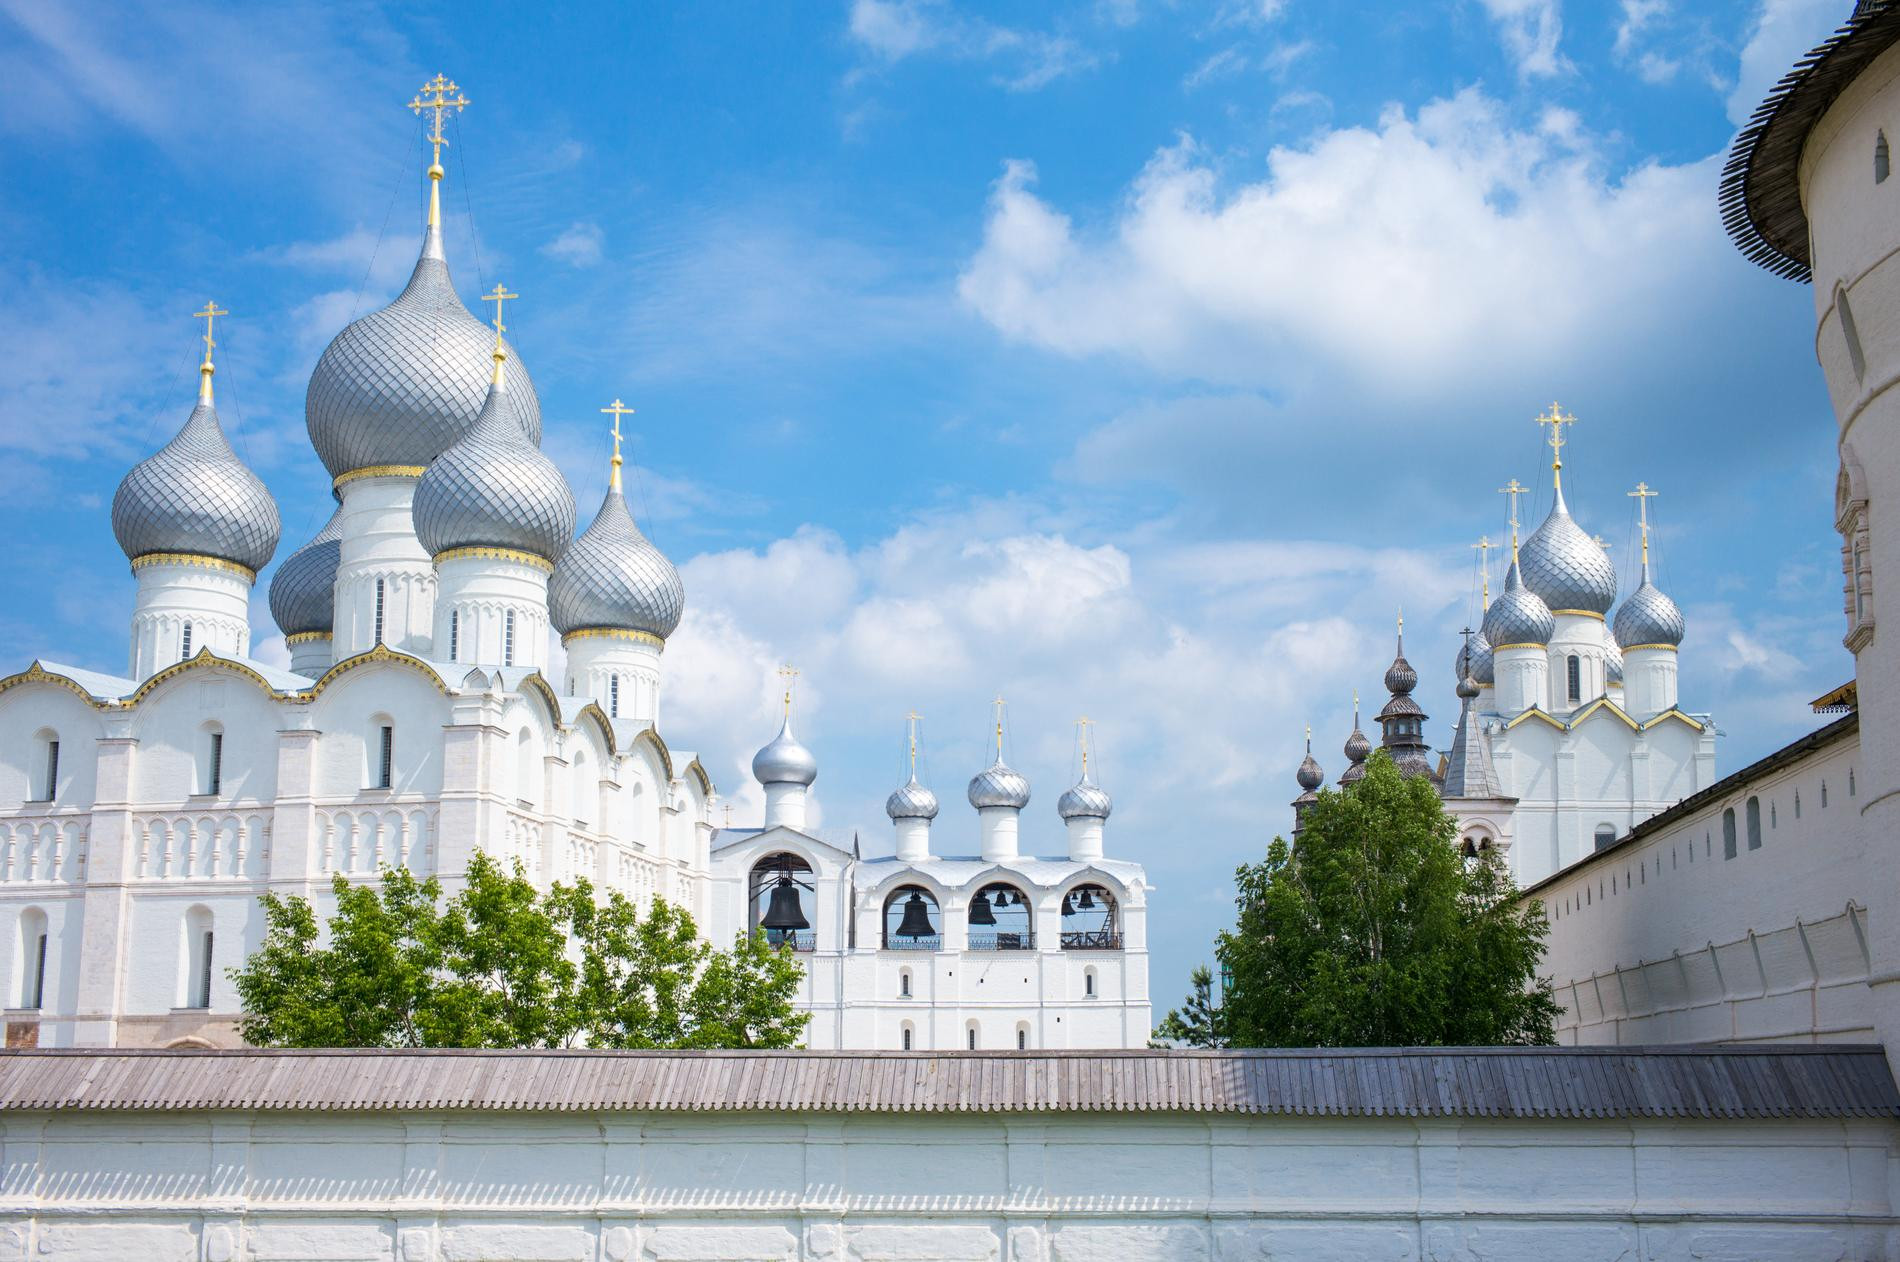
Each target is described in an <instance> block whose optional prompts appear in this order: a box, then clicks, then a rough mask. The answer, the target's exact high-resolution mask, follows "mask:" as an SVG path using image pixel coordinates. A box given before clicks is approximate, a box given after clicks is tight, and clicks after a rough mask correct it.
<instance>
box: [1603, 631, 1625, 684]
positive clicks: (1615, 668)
mask: <svg viewBox="0 0 1900 1262" xmlns="http://www.w3.org/2000/svg"><path fill="white" fill-rule="evenodd" d="M1609 649H1610V651H1609V653H1608V655H1607V656H1606V657H1605V658H1604V667H1603V681H1604V683H1606V684H1613V685H1615V686H1617V687H1619V688H1620V687H1622V685H1623V650H1622V649H1620V648H1618V647H1616V641H1615V640H1611V641H1610V644H1609Z"/></svg>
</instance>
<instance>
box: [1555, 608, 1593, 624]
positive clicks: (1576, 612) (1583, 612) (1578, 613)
mask: <svg viewBox="0 0 1900 1262" xmlns="http://www.w3.org/2000/svg"><path fill="white" fill-rule="evenodd" d="M1565 614H1569V615H1570V616H1571V617H1573V618H1595V619H1596V620H1597V621H1598V622H1601V621H1603V615H1602V614H1600V613H1598V612H1597V611H1596V610H1594V609H1553V610H1551V611H1550V616H1551V617H1553V618H1560V617H1562V616H1563V615H1565Z"/></svg>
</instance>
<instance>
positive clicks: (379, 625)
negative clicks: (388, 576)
mask: <svg viewBox="0 0 1900 1262" xmlns="http://www.w3.org/2000/svg"><path fill="white" fill-rule="evenodd" d="M382 642H383V580H382V579H380V578H379V579H377V580H376V643H378V644H381V643H382Z"/></svg>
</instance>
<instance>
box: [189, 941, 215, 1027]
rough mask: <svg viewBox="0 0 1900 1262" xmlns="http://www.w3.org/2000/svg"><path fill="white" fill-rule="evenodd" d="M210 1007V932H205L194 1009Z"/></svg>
mask: <svg viewBox="0 0 1900 1262" xmlns="http://www.w3.org/2000/svg"><path fill="white" fill-rule="evenodd" d="M210 1006H211V930H209V929H207V930H205V952H204V967H203V968H202V969H201V970H199V973H198V1001H197V1002H196V1003H194V1004H192V1007H194V1008H209V1007H210Z"/></svg>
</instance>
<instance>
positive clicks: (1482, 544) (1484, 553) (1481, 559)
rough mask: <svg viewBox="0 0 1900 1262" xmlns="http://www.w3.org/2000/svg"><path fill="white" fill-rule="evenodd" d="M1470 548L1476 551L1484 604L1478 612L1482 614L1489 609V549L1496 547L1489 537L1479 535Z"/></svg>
mask: <svg viewBox="0 0 1900 1262" xmlns="http://www.w3.org/2000/svg"><path fill="white" fill-rule="evenodd" d="M1471 546H1472V547H1473V548H1476V549H1477V550H1478V573H1479V575H1480V576H1481V581H1482V585H1483V591H1484V603H1483V604H1482V605H1480V606H1479V612H1481V613H1482V612H1483V611H1484V610H1486V609H1489V608H1490V607H1491V549H1493V548H1495V547H1497V546H1498V545H1497V544H1495V543H1492V542H1491V536H1490V535H1479V536H1478V542H1476V543H1474V544H1472V545H1471Z"/></svg>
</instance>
